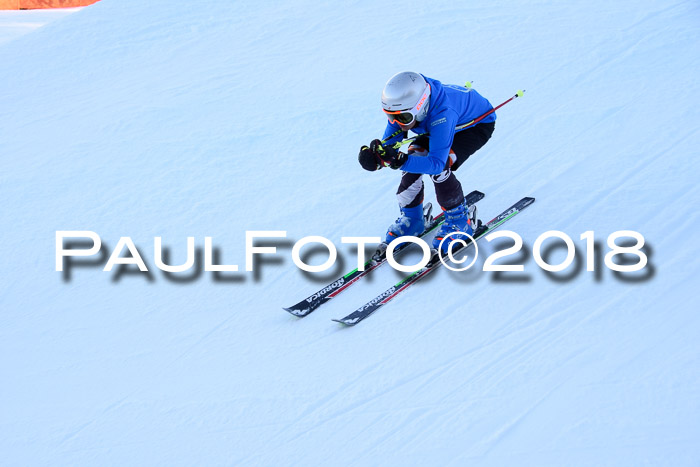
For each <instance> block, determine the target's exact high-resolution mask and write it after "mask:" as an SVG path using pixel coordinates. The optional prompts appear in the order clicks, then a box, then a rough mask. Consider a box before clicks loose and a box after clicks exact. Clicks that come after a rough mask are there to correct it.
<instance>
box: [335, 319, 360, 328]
mask: <svg viewBox="0 0 700 467" xmlns="http://www.w3.org/2000/svg"><path fill="white" fill-rule="evenodd" d="M331 321H335V322H336V323H340V324H342V325H344V326H354V325H355V323H348V322H346V321H343V320H342V319H332V320H331Z"/></svg>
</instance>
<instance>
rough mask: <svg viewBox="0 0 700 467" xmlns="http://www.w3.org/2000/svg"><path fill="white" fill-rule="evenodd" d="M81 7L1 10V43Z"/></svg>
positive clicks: (32, 30)
mask: <svg viewBox="0 0 700 467" xmlns="http://www.w3.org/2000/svg"><path fill="white" fill-rule="evenodd" d="M80 10H81V9H80V8H55V9H49V10H26V11H25V10H22V11H20V10H0V44H4V43H5V42H10V41H12V40H14V39H16V38H18V37H22V36H23V35H25V34H29V33H30V32H34V31H35V30H36V29H38V28H40V27H42V26H45V25H47V24H49V23H51V22H53V21H57V20H60V19H62V18H64V17H66V16H68V15H70V14H72V13H75V12H77V11H80Z"/></svg>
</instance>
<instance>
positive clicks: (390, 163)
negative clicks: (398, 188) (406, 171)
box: [369, 139, 406, 170]
mask: <svg viewBox="0 0 700 467" xmlns="http://www.w3.org/2000/svg"><path fill="white" fill-rule="evenodd" d="M369 150H370V151H372V152H373V153H374V154H375V155H376V156H377V158H379V160H380V164H381V165H382V166H383V167H389V168H390V169H394V170H396V169H399V168H401V166H402V165H403V164H404V162H406V154H404V153H403V152H401V151H398V150H396V149H394V148H393V147H388V148H385V147H384V146H382V142H381V141H379V140H378V139H375V140H374V141H372V142H371V143H370V145H369Z"/></svg>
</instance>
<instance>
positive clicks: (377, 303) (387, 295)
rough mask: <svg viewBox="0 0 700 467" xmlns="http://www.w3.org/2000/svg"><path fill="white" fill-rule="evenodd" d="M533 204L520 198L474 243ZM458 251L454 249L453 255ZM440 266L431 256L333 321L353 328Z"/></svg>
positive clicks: (477, 235)
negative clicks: (416, 267) (428, 259)
mask: <svg viewBox="0 0 700 467" xmlns="http://www.w3.org/2000/svg"><path fill="white" fill-rule="evenodd" d="M534 202H535V198H530V197H525V198H522V199H521V200H520V201H518V202H517V203H515V204H514V205H512V206H511V207H509V208H508V209H506V210H505V211H503V212H502V213H501V214H499V215H498V216H496V217H494V218H493V219H491V220H490V221H489V222H487V223H486V224H482V225H481V226H479V228H478V229H477V230H476V232H475V233H474V235H473V237H474V240H475V241H479V239H480V238H482V237H483V236H484V235H486V234H487V233H489V232H490V231H492V230H494V229H496V228H497V227H499V226H500V225H502V224H503V223H504V222H506V221H508V220H509V219H512V218H513V217H514V216H515V215H517V214H518V213H519V212H520V211H522V210H523V209H525V208H526V207H528V206H529V205H531V204H532V203H534ZM468 246H469V244H467V246H465V247H462V248H460V250H461V249H464V248H467V247H468ZM457 251H458V250H456V249H455V251H454V252H455V253H456V252H457ZM441 265H442V262H441V261H440V258H439V256H438V255H437V252H435V254H434V255H433V257H432V258H431V259H430V261H429V262H428V264H427V265H425V267H423V268H421V269H419V270H418V271H416V272H414V273H413V274H411V275H410V276H407V277H406V278H404V279H403V280H401V281H400V282H399V283H397V284H396V285H394V286H392V287H390V288H388V289H387V290H385V291H384V292H382V293H381V294H379V295H378V296H376V297H375V298H373V299H372V300H370V301H369V302H367V303H365V304H364V305H362V306H361V307H360V308H358V309H357V310H355V311H353V312H352V313H350V314H349V315H347V316H346V317H345V318H342V319H334V320H333V321H336V322H338V323H342V324H345V325H346V326H354V325H356V324H357V323H359V322H360V321H362V320H363V319H365V318H367V317H368V316H369V315H371V314H372V313H374V312H375V311H377V310H378V309H379V308H381V307H382V306H384V305H386V304H387V303H389V301H390V300H391V299H392V298H394V297H396V296H397V295H398V294H399V293H401V292H403V291H404V290H406V289H407V288H408V287H410V286H411V285H413V284H415V283H416V282H417V281H419V280H420V279H421V278H423V277H424V276H426V275H427V274H429V273H430V272H432V271H434V270H435V269H437V268H439V267H440V266H441Z"/></svg>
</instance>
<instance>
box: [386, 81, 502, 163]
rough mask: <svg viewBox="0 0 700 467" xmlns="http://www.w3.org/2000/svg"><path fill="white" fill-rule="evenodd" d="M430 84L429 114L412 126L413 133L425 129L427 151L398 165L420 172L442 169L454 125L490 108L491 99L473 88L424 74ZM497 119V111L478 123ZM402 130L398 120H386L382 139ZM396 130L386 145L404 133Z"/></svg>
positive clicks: (398, 139)
mask: <svg viewBox="0 0 700 467" xmlns="http://www.w3.org/2000/svg"><path fill="white" fill-rule="evenodd" d="M423 78H425V80H426V81H427V82H428V84H429V85H430V107H428V115H427V116H426V117H425V119H423V121H422V122H419V123H418V124H417V125H416V126H415V127H413V128H412V129H411V131H413V132H414V133H416V134H421V133H428V137H429V138H430V151H429V153H428V155H427V156H426V157H421V156H408V159H407V160H406V162H405V163H404V164H403V166H401V170H403V171H404V172H411V173H420V174H431V175H434V174H439V173H440V172H442V171H443V170H444V169H445V164H446V163H447V158H448V157H449V154H450V148H451V147H452V141H453V140H454V136H455V127H456V126H457V125H461V124H463V123H467V122H469V121H471V120H474V119H475V118H477V117H479V116H480V115H482V114H483V113H485V112H488V111H489V110H491V109H492V108H493V106H492V105H491V103H490V102H489V101H488V100H486V98H484V97H482V96H481V94H479V93H478V92H476V91H475V90H474V89H473V88H466V87H463V86H457V85H454V84H442V83H441V82H440V81H438V80H435V79H431V78H428V77H426V76H423ZM495 120H496V112H494V113H492V114H491V115H489V116H487V117H486V118H484V119H483V120H481V121H480V122H479V123H488V122H493V121H495ZM397 131H401V127H399V125H398V124H392V123H387V126H386V130H384V136H383V137H382V139H386V138H387V137H389V136H391V135H392V134H393V133H396V132H397ZM405 135H406V133H405V132H404V133H399V135H397V136H395V137H394V138H392V139H391V140H389V141H387V143H386V144H385V146H390V145H392V144H395V143H396V142H397V141H400V140H401V139H403V138H404V137H405Z"/></svg>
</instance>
